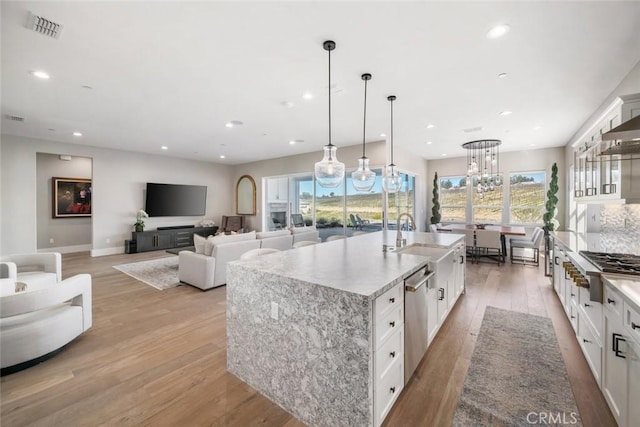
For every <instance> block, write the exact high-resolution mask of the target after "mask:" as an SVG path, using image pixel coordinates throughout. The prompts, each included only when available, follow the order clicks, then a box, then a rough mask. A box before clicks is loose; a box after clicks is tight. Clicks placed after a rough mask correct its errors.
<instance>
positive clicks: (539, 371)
mask: <svg viewBox="0 0 640 427" xmlns="http://www.w3.org/2000/svg"><path fill="white" fill-rule="evenodd" d="M565 424H566V425H573V426H581V425H582V421H581V419H580V415H579V413H578V408H577V406H576V402H575V399H574V396H573V391H572V390H571V384H570V383H569V377H568V375H567V371H566V368H565V365H564V362H563V360H562V355H561V354H560V348H559V347H558V341H557V339H556V335H555V332H554V330H553V324H552V323H551V319H548V318H546V317H540V316H533V315H531V314H525V313H517V312H514V311H508V310H502V309H499V308H495V307H487V309H486V311H485V314H484V318H483V319H482V324H481V325H480V333H479V334H478V340H477V342H476V346H475V349H474V351H473V356H472V357H471V364H470V365H469V370H468V371H467V376H466V378H465V381H464V389H463V391H462V395H461V396H460V400H459V401H458V407H457V408H456V412H455V415H454V420H453V425H454V426H465V427H466V426H474V427H475V426H531V425H565Z"/></svg>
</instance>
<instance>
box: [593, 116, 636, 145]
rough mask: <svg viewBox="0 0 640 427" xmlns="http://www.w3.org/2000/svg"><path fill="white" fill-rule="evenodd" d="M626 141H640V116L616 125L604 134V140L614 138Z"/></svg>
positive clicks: (612, 139)
mask: <svg viewBox="0 0 640 427" xmlns="http://www.w3.org/2000/svg"><path fill="white" fill-rule="evenodd" d="M618 139H619V140H622V141H623V142H626V141H633V140H635V141H640V116H637V117H634V118H633V119H631V120H627V121H626V122H624V123H623V124H621V125H620V126H616V127H614V128H613V129H611V130H610V131H609V132H605V133H603V134H602V140H603V141H614V140H618Z"/></svg>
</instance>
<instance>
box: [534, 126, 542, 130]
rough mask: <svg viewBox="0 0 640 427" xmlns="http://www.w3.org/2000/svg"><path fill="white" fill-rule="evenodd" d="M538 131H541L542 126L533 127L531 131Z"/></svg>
mask: <svg viewBox="0 0 640 427" xmlns="http://www.w3.org/2000/svg"><path fill="white" fill-rule="evenodd" d="M540 129H542V126H534V127H533V130H540Z"/></svg>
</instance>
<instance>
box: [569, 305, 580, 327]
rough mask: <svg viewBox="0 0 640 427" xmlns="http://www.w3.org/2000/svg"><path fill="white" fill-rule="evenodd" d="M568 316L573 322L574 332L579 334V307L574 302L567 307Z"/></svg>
mask: <svg viewBox="0 0 640 427" xmlns="http://www.w3.org/2000/svg"><path fill="white" fill-rule="evenodd" d="M567 308H568V310H567V315H568V316H569V321H570V322H571V327H572V328H573V331H574V332H578V321H579V319H578V306H577V305H576V304H574V303H573V302H569V305H568V306H567Z"/></svg>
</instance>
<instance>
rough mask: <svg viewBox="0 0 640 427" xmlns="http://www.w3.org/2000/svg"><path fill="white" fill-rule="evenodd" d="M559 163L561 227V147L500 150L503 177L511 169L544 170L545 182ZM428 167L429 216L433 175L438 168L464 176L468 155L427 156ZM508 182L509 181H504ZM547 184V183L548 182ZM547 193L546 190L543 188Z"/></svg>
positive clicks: (563, 188)
mask: <svg viewBox="0 0 640 427" xmlns="http://www.w3.org/2000/svg"><path fill="white" fill-rule="evenodd" d="M554 162H555V163H557V165H558V187H559V190H558V194H557V197H558V217H557V218H558V221H560V229H561V230H564V223H563V218H564V210H565V200H566V197H565V195H566V188H567V184H566V181H565V174H564V171H563V170H562V169H563V167H564V147H556V148H543V149H539V150H523V151H517V152H506V153H502V152H501V153H500V172H501V173H504V176H505V178H508V176H509V174H510V173H512V172H534V171H546V172H547V183H548V180H549V179H550V178H551V166H552V165H553V163H554ZM427 164H428V167H429V174H430V176H429V179H428V182H427V184H428V189H427V192H428V193H427V197H428V207H429V217H431V208H432V206H433V203H432V202H431V199H432V197H433V175H434V174H435V173H436V172H437V173H438V178H440V177H443V176H451V175H457V176H465V175H466V174H467V159H466V157H456V158H451V159H449V158H448V159H442V160H429V161H428V162H427ZM507 182H508V181H507ZM547 186H548V184H547ZM545 194H546V192H545Z"/></svg>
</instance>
